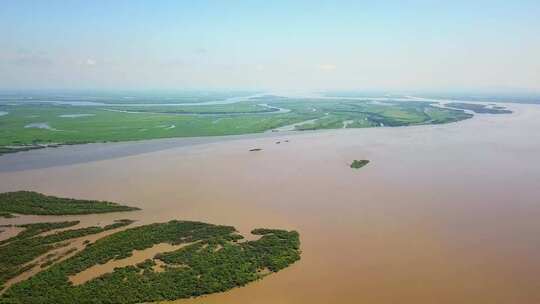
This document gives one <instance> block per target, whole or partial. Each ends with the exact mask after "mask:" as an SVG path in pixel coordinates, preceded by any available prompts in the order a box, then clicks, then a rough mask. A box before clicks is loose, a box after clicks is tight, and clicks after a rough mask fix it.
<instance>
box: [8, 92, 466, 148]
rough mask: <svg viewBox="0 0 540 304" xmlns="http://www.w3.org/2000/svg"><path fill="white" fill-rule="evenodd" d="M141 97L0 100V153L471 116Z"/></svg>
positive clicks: (336, 103) (402, 106)
mask: <svg viewBox="0 0 540 304" xmlns="http://www.w3.org/2000/svg"><path fill="white" fill-rule="evenodd" d="M55 100H56V99H55ZM142 100H143V99H141V102H140V103H136V102H133V103H132V104H129V103H126V102H116V104H113V103H109V102H110V101H107V102H105V103H106V105H94V106H77V105H59V104H39V103H19V104H11V103H4V104H1V103H0V111H3V112H7V114H6V115H2V116H0V154H1V153H9V152H17V151H25V150H31V149H36V148H42V147H45V146H58V145H69V144H83V143H90V142H106V141H129V140H143V139H153V138H170V137H192V136H220V135H236V134H247V133H260V132H265V131H269V130H276V129H279V128H280V127H284V126H290V125H293V124H298V126H296V127H295V128H293V129H296V130H317V129H335V128H343V127H346V128H367V127H379V126H408V125H419V124H439V123H447V122H454V121H459V120H463V119H467V118H470V117H472V115H470V114H467V113H465V112H464V111H462V110H452V109H441V108H439V107H435V106H433V105H431V104H430V103H428V102H416V101H415V102H412V101H411V102H403V101H400V102H391V101H388V102H384V103H382V102H375V101H372V100H369V99H366V100H355V99H335V100H334V99H314V98H283V97H278V96H262V97H258V98H251V99H245V100H242V101H239V102H237V103H230V104H211V105H210V104H202V105H184V106H182V105H174V104H173V105H171V101H170V100H169V101H168V102H166V103H150V104H146V105H144V104H142ZM82 101H84V100H82ZM162 101H163V100H162ZM0 102H1V101H0ZM100 102H103V101H100ZM172 102H174V100H172ZM74 104H75V103H74ZM280 109H281V110H280ZM303 122H304V123H303Z"/></svg>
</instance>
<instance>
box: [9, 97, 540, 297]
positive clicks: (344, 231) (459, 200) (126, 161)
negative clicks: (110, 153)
mask: <svg viewBox="0 0 540 304" xmlns="http://www.w3.org/2000/svg"><path fill="white" fill-rule="evenodd" d="M508 107H510V108H511V109H513V110H515V113H514V114H511V115H477V116H476V117H475V118H473V119H470V120H466V121H463V122H459V123H452V124H446V125H436V126H417V127H403V128H374V129H350V130H349V129H346V130H336V131H326V132H316V133H303V134H302V133H301V134H299V135H294V136H288V137H287V138H281V137H276V138H259V139H257V138H248V139H240V140H234V141H227V142H220V143H212V144H203V145H196V146H189V147H181V148H176V149H170V150H164V151H158V152H152V153H147V154H140V155H135V156H129V157H123V158H117V159H110V160H102V161H96V162H89V163H83V164H77V165H69V166H60V167H53V168H48V169H37V170H28V171H19V172H6V173H0V180H1V181H2V182H1V183H0V190H1V191H9V190H18V189H29V190H35V191H40V192H43V193H46V194H54V195H60V196H67V197H76V198H87V199H101V200H111V201H116V202H120V203H124V204H127V205H133V206H138V207H141V208H143V210H142V211H137V212H132V213H116V214H105V215H88V216H78V217H63V218H65V219H72V218H77V219H82V225H95V224H99V223H100V224H104V223H109V222H111V221H112V220H114V219H119V218H131V219H136V220H138V222H137V224H138V225H139V224H146V223H153V222H163V221H167V220H170V219H185V220H200V221H205V222H209V223H214V224H225V225H232V226H235V227H237V228H238V229H239V230H240V232H242V233H244V234H246V233H248V232H249V231H250V230H251V229H253V228H257V227H269V228H283V229H296V230H298V231H299V232H300V235H301V241H302V259H301V261H299V262H297V263H296V264H294V265H293V266H291V267H289V268H287V269H285V270H283V271H281V272H279V273H277V274H273V275H270V276H268V277H266V278H265V279H263V280H260V281H257V282H255V283H252V284H249V285H248V286H246V287H242V288H236V289H234V290H231V291H229V292H225V293H220V294H214V295H209V296H205V297H201V298H196V299H189V300H180V301H178V302H179V303H235V304H238V303H272V304H276V303H414V304H419V303H475V304H479V303H489V304H494V303H505V304H507V303H520V304H521V303H540V288H539V287H540V284H539V283H538V273H539V272H540V237H539V231H540V221H539V220H538V218H539V217H540V200H539V192H540V190H539V186H540V185H539V183H540V162H538V161H537V158H538V155H540V132H538V131H539V130H540V106H531V105H508ZM276 136H279V135H276ZM284 139H289V140H290V141H289V142H288V143H286V142H284V141H283V140H284ZM277 140H280V141H281V144H276V143H275V142H276V141H277ZM255 147H257V148H262V149H263V150H262V151H259V152H249V151H248V150H249V149H251V148H255ZM47 153H54V151H51V152H47ZM353 159H369V160H371V163H370V164H369V165H367V166H366V167H364V168H362V169H360V170H353V169H351V168H349V166H348V164H349V163H350V162H351V161H352V160H353ZM56 219H57V218H56ZM37 220H50V217H35V216H34V217H21V218H17V219H12V220H4V219H2V220H1V222H2V223H20V222H25V221H37ZM101 271H102V270H101Z"/></svg>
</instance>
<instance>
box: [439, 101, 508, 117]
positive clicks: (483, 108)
mask: <svg viewBox="0 0 540 304" xmlns="http://www.w3.org/2000/svg"><path fill="white" fill-rule="evenodd" d="M445 106H447V107H450V108H455V109H462V110H469V111H473V112H474V113H478V114H511V113H512V111H510V110H507V109H506V108H504V107H501V106H487V105H484V104H477V103H462V102H450V103H447V104H445Z"/></svg>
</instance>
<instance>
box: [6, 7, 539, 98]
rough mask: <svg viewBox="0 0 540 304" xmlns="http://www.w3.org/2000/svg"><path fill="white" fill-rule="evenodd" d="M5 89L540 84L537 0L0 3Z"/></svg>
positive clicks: (505, 87) (536, 87)
mask: <svg viewBox="0 0 540 304" xmlns="http://www.w3.org/2000/svg"><path fill="white" fill-rule="evenodd" d="M0 46H1V47H0V88H2V89H47V88H52V89H62V88H65V89H187V88H189V89H191V88H219V89H290V90H294V89H299V90H315V89H316V90H320V89H351V90H352V89H358V90H374V89H384V90H452V89H478V90H514V89H515V90H531V91H537V92H538V91H540V2H539V1H538V0H533V1H525V0H523V1H520V0H515V1H499V0H490V1H487V0H486V1H484V0H477V1H474V0H469V1H460V0H456V1H420V0H418V1H406V0H402V1H384V0H381V1H373V0H371V1H360V0H358V1H339V0H334V1H317V0H298V1H294V0H285V1H282V0H272V1H268V0H266V1H258V0H251V1H235V0H215V1H204V0H197V1H159V0H153V1H151V0H149V1H136V0H130V1H127V0H126V1H122V0H114V1H110V0H103V1H101V0H92V1H83V0H81V1H78V0H64V1H58V0H47V1H39V0H37V1H36V0H32V1H26V0H0Z"/></svg>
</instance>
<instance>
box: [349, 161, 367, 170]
mask: <svg viewBox="0 0 540 304" xmlns="http://www.w3.org/2000/svg"><path fill="white" fill-rule="evenodd" d="M367 164H369V160H367V159H362V160H357V159H355V160H353V162H352V163H351V168H353V169H360V168H362V167H364V166H365V165H367Z"/></svg>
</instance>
